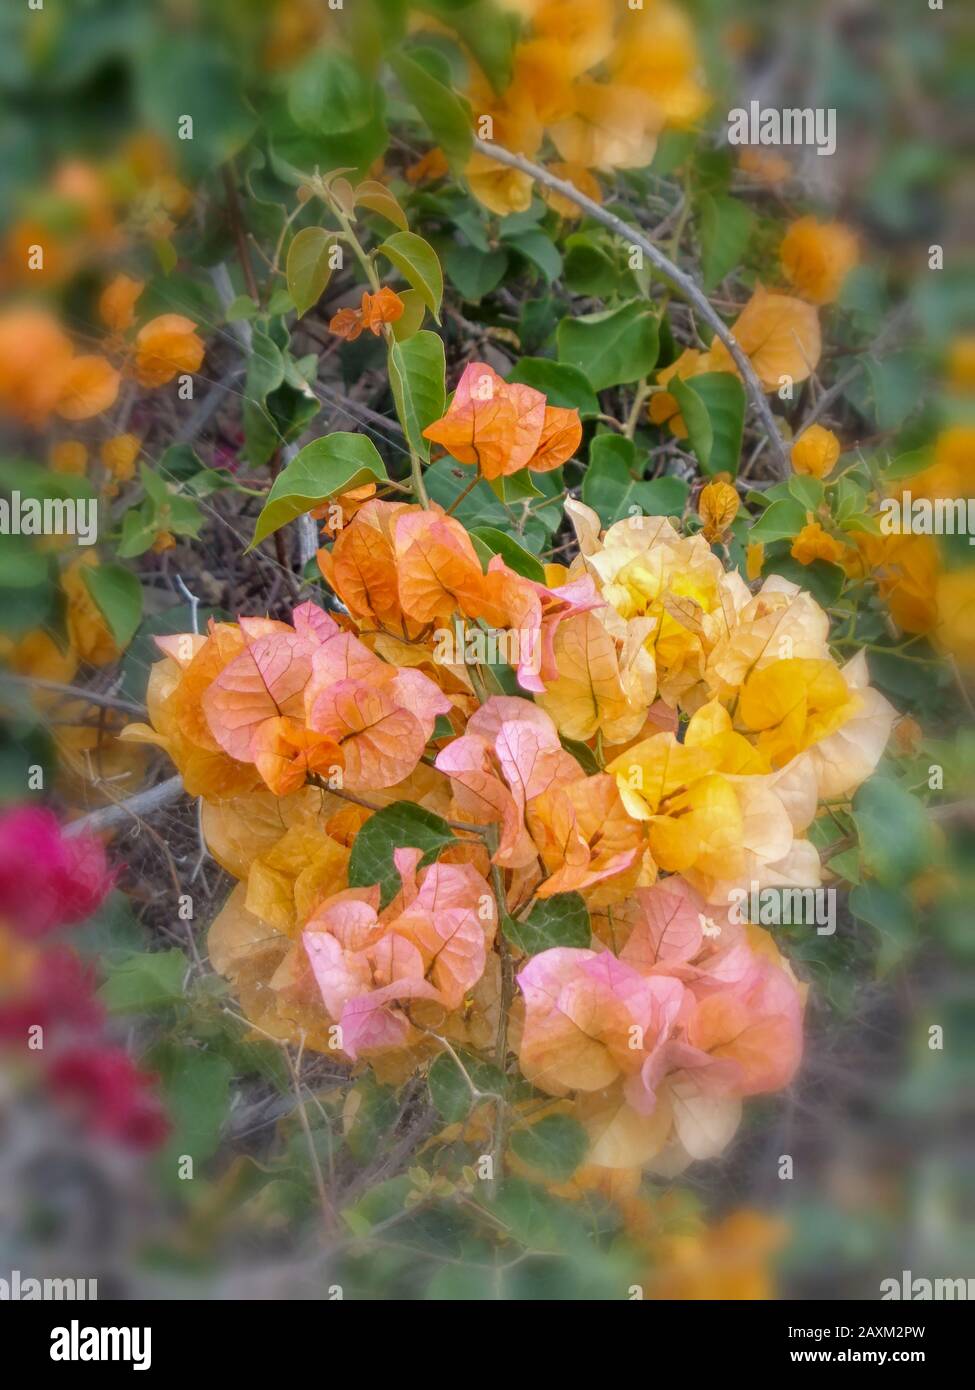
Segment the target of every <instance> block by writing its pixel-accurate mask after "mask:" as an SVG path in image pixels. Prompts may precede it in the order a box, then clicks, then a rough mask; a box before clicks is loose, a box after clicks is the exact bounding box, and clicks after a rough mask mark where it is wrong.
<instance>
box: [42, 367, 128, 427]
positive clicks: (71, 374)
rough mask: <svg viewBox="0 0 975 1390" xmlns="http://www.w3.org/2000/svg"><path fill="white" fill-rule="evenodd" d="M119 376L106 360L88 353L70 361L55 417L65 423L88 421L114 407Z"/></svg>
mask: <svg viewBox="0 0 975 1390" xmlns="http://www.w3.org/2000/svg"><path fill="white" fill-rule="evenodd" d="M121 380H122V377H121V374H120V373H119V372H118V371H117V370H116V368H115V367H113V366H112V364H111V362H109V360H108V358H107V357H101V356H100V355H99V354H98V353H88V354H86V355H85V356H83V357H74V358H72V360H71V362H70V364H69V366H68V368H67V371H66V372H65V374H64V380H63V381H62V383H61V394H60V396H59V398H58V405H57V410H58V414H59V415H61V416H63V418H64V419H65V420H90V419H91V417H92V416H93V415H100V414H101V413H102V411H103V410H108V409H109V407H110V406H112V405H114V404H115V401H116V398H117V396H118V391H119V384H120V382H121Z"/></svg>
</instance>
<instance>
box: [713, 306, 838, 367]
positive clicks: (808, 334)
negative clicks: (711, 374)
mask: <svg viewBox="0 0 975 1390" xmlns="http://www.w3.org/2000/svg"><path fill="white" fill-rule="evenodd" d="M731 331H732V332H733V333H734V335H735V338H736V339H737V340H738V345H739V347H740V348H741V350H742V352H744V354H745V356H746V357H747V358H748V359H749V361H750V362H751V364H752V366H753V367H754V369H755V374H756V375H757V377H758V379H759V381H760V382H761V383H762V386H763V387H764V388H765V390H766V391H777V390H778V389H779V388H780V386H781V385H782V379H783V377H787V378H789V379H791V380H792V381H793V382H800V381H805V380H806V379H807V378H808V377H809V376H811V375H812V373H813V372H814V371H815V370H816V368H817V367H818V366H819V359H820V357H821V355H822V350H823V348H822V338H821V336H820V331H819V316H818V315H817V313H816V310H815V308H814V307H813V306H812V305H811V304H807V303H805V302H804V301H803V300H801V299H794V298H793V297H792V296H791V295H787V294H776V293H774V292H770V291H769V290H766V289H765V288H764V287H763V286H761V285H759V286H758V287H757V288H756V290H755V292H754V293H753V295H752V297H751V299H750V300H749V301H748V303H747V304H746V305H745V307H744V308H743V309H742V311H741V313H740V314H739V315H738V317H737V319H735V322H734V323H733V324H732V325H731ZM709 357H710V366H709V370H710V371H717V372H733V371H735V370H736V369H735V365H734V362H733V360H732V357H731V354H730V353H729V352H728V349H727V348H726V347H725V346H724V344H723V343H722V342H721V341H720V339H717V338H716V339H715V341H714V343H713V344H712V346H711V350H710V353H709Z"/></svg>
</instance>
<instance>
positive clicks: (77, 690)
mask: <svg viewBox="0 0 975 1390" xmlns="http://www.w3.org/2000/svg"><path fill="white" fill-rule="evenodd" d="M0 681H3V683H5V684H7V685H16V686H20V687H23V688H24V689H26V690H50V691H52V692H53V693H54V694H55V695H69V696H70V697H71V698H72V699H74V700H85V701H87V703H88V704H89V705H98V706H99V707H100V708H101V709H118V710H122V711H123V712H124V713H125V714H137V715H139V716H141V717H142V718H144V717H145V713H146V707H145V705H139V704H136V702H135V701H134V700H122V699H119V697H118V696H116V695H101V694H99V693H98V691H96V690H85V689H84V688H83V687H82V686H80V685H65V684H64V683H63V682H62V681H46V680H40V679H38V677H36V676H11V675H8V674H7V672H6V671H5V672H4V673H3V675H2V676H0Z"/></svg>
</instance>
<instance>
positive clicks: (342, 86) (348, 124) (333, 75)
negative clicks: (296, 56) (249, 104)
mask: <svg viewBox="0 0 975 1390" xmlns="http://www.w3.org/2000/svg"><path fill="white" fill-rule="evenodd" d="M375 109H376V90H375V86H374V84H373V83H372V82H371V81H369V80H368V79H367V78H366V77H365V76H364V75H363V74H362V73H361V72H360V71H359V70H358V68H357V66H356V64H355V63H354V62H352V60H351V59H350V58H346V57H345V56H344V55H343V54H342V53H340V52H338V51H337V50H336V49H335V48H332V47H328V48H319V49H317V50H316V51H315V52H313V53H312V55H311V56H310V57H309V58H306V59H305V61H304V62H303V63H301V64H300V66H299V67H297V68H296V69H295V70H294V72H293V73H292V74H291V76H290V78H289V81H288V110H289V112H290V113H291V119H292V120H293V121H294V122H295V124H296V125H297V126H299V127H300V128H301V129H302V130H305V131H307V132H308V133H309V134H311V135H327V136H331V135H345V134H346V133H347V132H348V131H351V130H359V129H360V128H361V127H362V126H364V125H365V124H366V123H367V122H368V121H370V120H371V119H372V117H373V115H374V113H375Z"/></svg>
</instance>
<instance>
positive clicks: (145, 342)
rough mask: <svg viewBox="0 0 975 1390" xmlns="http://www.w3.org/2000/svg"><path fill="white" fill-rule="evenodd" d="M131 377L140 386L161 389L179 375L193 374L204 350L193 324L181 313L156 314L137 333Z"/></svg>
mask: <svg viewBox="0 0 975 1390" xmlns="http://www.w3.org/2000/svg"><path fill="white" fill-rule="evenodd" d="M135 345H136V355H135V374H136V377H137V378H138V380H139V385H140V386H149V387H154V386H165V385H166V383H167V381H172V379H173V377H174V376H177V375H178V374H179V373H180V372H195V371H198V370H199V367H200V364H201V363H202V361H203V354H204V352H205V348H204V346H203V343H202V341H201V339H200V338H199V337H198V336H197V333H196V324H195V323H194V322H193V321H192V319H188V318H184V317H183V315H182V314H160V315H159V317H158V318H154V319H150V321H149V322H148V323H147V324H146V325H145V327H144V328H141V329H140V330H139V334H138V336H137V338H136V340H135Z"/></svg>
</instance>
